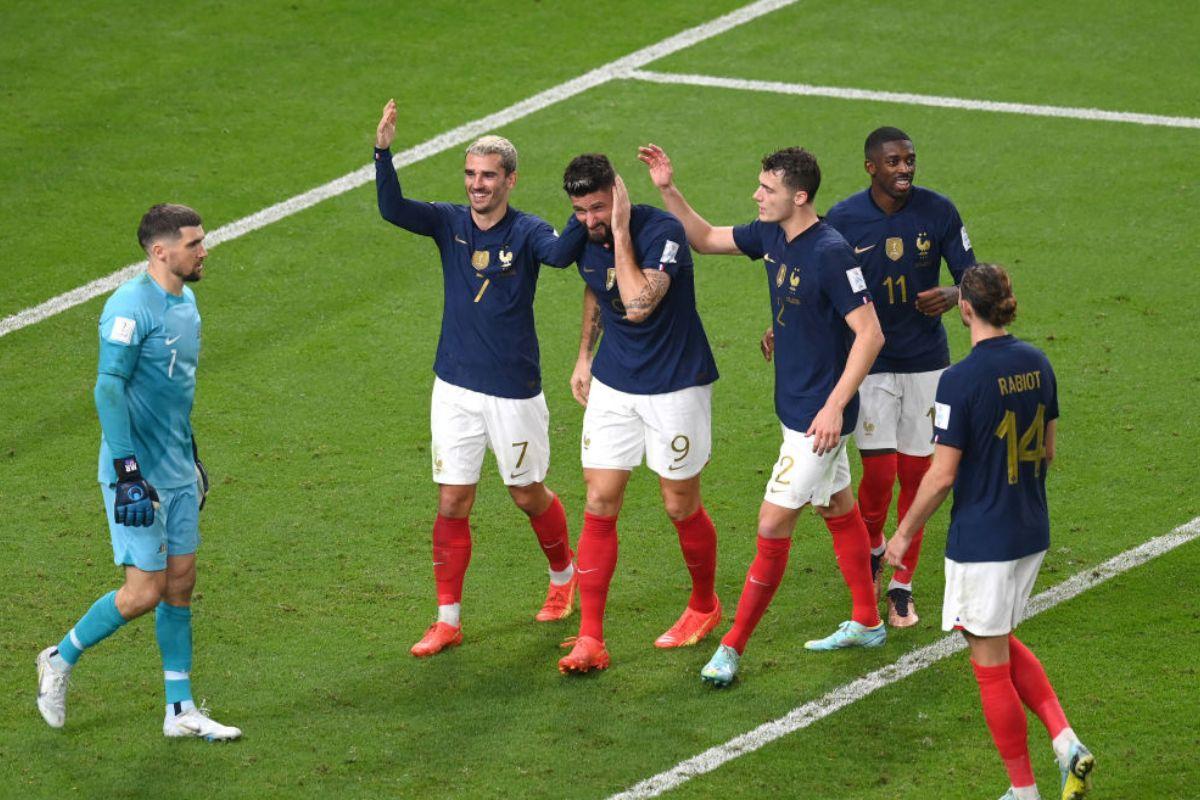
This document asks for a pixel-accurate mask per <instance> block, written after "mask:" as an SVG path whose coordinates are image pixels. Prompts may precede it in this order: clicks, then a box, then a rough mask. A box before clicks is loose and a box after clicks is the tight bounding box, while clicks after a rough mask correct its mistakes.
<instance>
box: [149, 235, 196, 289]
mask: <svg viewBox="0 0 1200 800" xmlns="http://www.w3.org/2000/svg"><path fill="white" fill-rule="evenodd" d="M155 246H162V248H163V260H165V261H166V262H167V269H169V270H170V271H171V273H172V274H174V275H177V276H179V278H181V279H182V280H183V281H184V282H185V283H194V282H196V281H198V280H200V279H201V278H202V277H204V259H206V258H208V250H206V249H205V247H204V228H203V227H202V226H199V225H194V226H187V227H184V228H180V229H179V238H178V239H176V240H175V241H171V240H170V239H161V240H159V241H158V242H156V243H155Z"/></svg>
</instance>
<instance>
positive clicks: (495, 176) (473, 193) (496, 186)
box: [463, 153, 517, 214]
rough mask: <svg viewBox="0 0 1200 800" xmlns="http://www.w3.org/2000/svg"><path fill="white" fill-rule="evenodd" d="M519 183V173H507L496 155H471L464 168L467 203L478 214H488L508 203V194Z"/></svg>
mask: <svg viewBox="0 0 1200 800" xmlns="http://www.w3.org/2000/svg"><path fill="white" fill-rule="evenodd" d="M516 182H517V173H515V172H512V173H509V172H505V170H504V166H503V164H502V163H501V160H500V156H499V155H498V154H496V153H491V154H489V155H485V156H480V155H475V154H473V153H472V154H469V155H468V156H467V163H466V166H465V167H464V168H463V185H464V186H466V189H467V201H468V202H470V204H471V210H472V211H474V212H475V213H477V214H488V213H491V212H492V211H495V210H496V209H498V208H502V207H503V206H505V205H506V204H507V203H508V193H509V192H511V191H512V188H513V186H514V185H515V184H516Z"/></svg>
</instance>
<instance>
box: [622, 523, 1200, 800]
mask: <svg viewBox="0 0 1200 800" xmlns="http://www.w3.org/2000/svg"><path fill="white" fill-rule="evenodd" d="M1197 537H1200V517H1196V518H1195V519H1193V520H1192V521H1191V522H1187V523H1184V524H1183V525H1180V526H1179V527H1178V528H1176V529H1175V530H1173V531H1171V532H1170V533H1167V534H1164V535H1162V536H1156V537H1155V538H1153V539H1151V540H1150V541H1148V542H1145V543H1144V544H1141V545H1138V546H1137V547H1134V548H1133V549H1131V550H1126V551H1125V552H1124V553H1121V554H1119V555H1117V556H1114V557H1113V558H1110V559H1109V560H1108V561H1105V562H1104V563H1103V564H1100V565H1098V566H1095V567H1089V568H1088V569H1086V570H1084V571H1083V572H1080V573H1077V574H1075V575H1073V576H1071V577H1070V578H1068V579H1067V580H1065V581H1063V582H1062V583H1059V584H1058V585H1056V586H1052V587H1051V588H1049V589H1047V590H1046V591H1044V592H1042V593H1041V594H1038V595H1036V596H1035V597H1033V598H1031V599H1030V601H1029V604H1028V606H1027V607H1026V613H1025V618H1026V619H1028V618H1029V617H1032V616H1034V615H1035V614H1040V613H1042V612H1043V611H1046V610H1048V609H1051V608H1054V607H1055V606H1057V605H1059V604H1061V603H1065V602H1066V601H1068V600H1070V599H1072V598H1074V597H1077V596H1078V595H1080V594H1083V593H1084V592H1086V591H1087V590H1088V589H1091V588H1093V587H1095V586H1098V585H1099V584H1101V583H1104V582H1105V581H1107V580H1108V579H1109V578H1112V577H1115V576H1117V575H1120V574H1121V573H1123V572H1128V571H1129V570H1131V569H1133V568H1134V567H1139V566H1141V565H1142V564H1145V563H1146V562H1147V561H1150V560H1152V559H1155V558H1158V557H1159V556H1161V555H1163V554H1164V553H1169V552H1170V551H1172V550H1174V549H1175V548H1177V547H1179V546H1180V545H1184V544H1187V543H1188V542H1190V541H1192V540H1193V539H1196V538H1197ZM965 647H966V643H965V642H964V641H963V638H962V637H961V636H959V635H958V634H950V635H949V636H944V637H942V638H941V639H938V640H937V641H936V642H934V643H932V644H928V645H926V646H924V647H922V648H919V649H917V650H914V651H912V652H911V653H907V654H906V655H904V656H902V657H901V658H899V659H897V660H896V661H894V662H892V663H891V664H889V665H887V666H886V667H881V668H880V669H877V670H875V671H874V672H871V673H869V674H867V675H864V676H862V677H861V678H858V679H857V680H854V681H851V682H850V683H847V684H844V685H842V686H839V687H838V688H836V689H833V690H831V691H830V692H828V693H826V694H824V695H822V696H821V697H819V698H817V699H816V700H812V701H810V702H808V703H805V704H804V705H802V706H798V707H796V708H794V709H792V710H791V711H789V712H788V713H787V714H785V715H784V716H782V717H780V718H779V719H776V720H772V721H771V722H767V723H764V724H762V725H759V726H758V727H757V728H755V729H754V730H752V731H749V732H747V733H743V734H741V735H740V736H735V737H734V738H732V739H730V740H729V741H727V742H725V743H724V744H719V745H717V746H715V747H710V748H709V749H708V750H705V751H704V752H703V753H700V754H699V755H696V756H693V757H691V758H689V759H688V760H686V761H681V762H680V763H679V764H677V765H676V766H674V767H672V768H671V769H669V770H667V771H666V772H660V773H659V774H658V775H655V776H653V777H651V778H647V779H646V780H644V781H642V782H640V783H638V784H636V785H634V786H632V787H630V788H629V789H626V790H625V791H623V792H619V793H617V794H614V795H612V796H611V797H610V798H608V800H642V799H643V798H648V797H657V796H658V795H660V794H663V793H664V792H669V791H671V790H672V789H674V788H676V787H678V786H680V785H681V784H683V783H686V782H687V781H689V780H691V779H692V778H695V777H698V776H700V775H704V774H705V773H708V772H712V771H713V770H715V769H717V768H718V767H720V766H721V765H723V764H725V763H727V762H729V761H732V760H733V759H735V758H738V757H739V756H744V755H746V754H747V753H753V752H754V751H755V750H758V749H759V748H761V747H764V746H765V745H768V744H770V743H771V742H773V741H775V740H776V739H780V738H783V737H784V736H787V735H788V734H789V733H794V732H796V731H798V730H802V729H804V728H807V727H809V726H810V725H812V724H813V723H815V722H818V721H819V720H822V719H824V718H825V717H828V716H830V715H831V714H833V713H834V712H836V711H839V710H841V709H843V708H845V707H846V706H848V705H850V704H851V703H854V702H856V701H858V700H861V699H862V698H864V697H866V696H867V695H869V694H871V693H872V692H874V691H876V690H878V689H882V688H884V687H885V686H888V685H890V684H893V683H896V682H897V681H899V680H902V679H904V678H907V677H908V676H909V675H912V674H914V673H916V672H920V671H921V670H923V669H925V668H926V667H929V666H932V665H933V664H935V663H937V662H938V661H941V660H942V659H944V658H946V657H948V656H950V655H953V654H954V653H957V652H958V651H959V650H962V649H964V648H965Z"/></svg>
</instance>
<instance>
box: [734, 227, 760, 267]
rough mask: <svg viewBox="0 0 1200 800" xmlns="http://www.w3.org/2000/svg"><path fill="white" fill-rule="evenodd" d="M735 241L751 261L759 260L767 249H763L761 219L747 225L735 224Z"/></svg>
mask: <svg viewBox="0 0 1200 800" xmlns="http://www.w3.org/2000/svg"><path fill="white" fill-rule="evenodd" d="M733 243H734V244H736V245H737V249H738V250H741V251H742V252H743V253H745V254H746V257H747V258H749V259H750V260H751V261H757V260H759V259H760V258H762V257H763V255H764V254H765V253H766V250H764V249H763V224H762V222H761V221H760V220H757V219H756V220H754V222H750V223H748V224H746V225H734V226H733Z"/></svg>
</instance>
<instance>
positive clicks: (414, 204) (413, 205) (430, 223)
mask: <svg viewBox="0 0 1200 800" xmlns="http://www.w3.org/2000/svg"><path fill="white" fill-rule="evenodd" d="M395 138H396V101H395V100H388V102H387V105H386V106H384V107H383V116H382V117H381V118H380V120H379V126H378V127H377V128H376V129H375V196H376V199H377V200H378V202H379V215H380V216H381V217H383V218H384V219H386V220H387V221H388V222H390V223H392V224H393V225H396V226H399V227H401V228H404V229H405V230H406V231H411V232H412V233H419V234H421V235H422V236H432V235H433V234H434V232H435V231H436V230H437V226H438V214H437V211H435V210H434V208H433V206H432V205H430V204H429V203H422V202H419V201H417V200H409V199H408V198H406V197H405V196H404V193H403V192H402V191H401V190H400V176H399V175H397V174H396V167H395V165H394V164H393V163H392V151H391V150H390V148H391V146H392V141H393V140H394V139H395Z"/></svg>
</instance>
